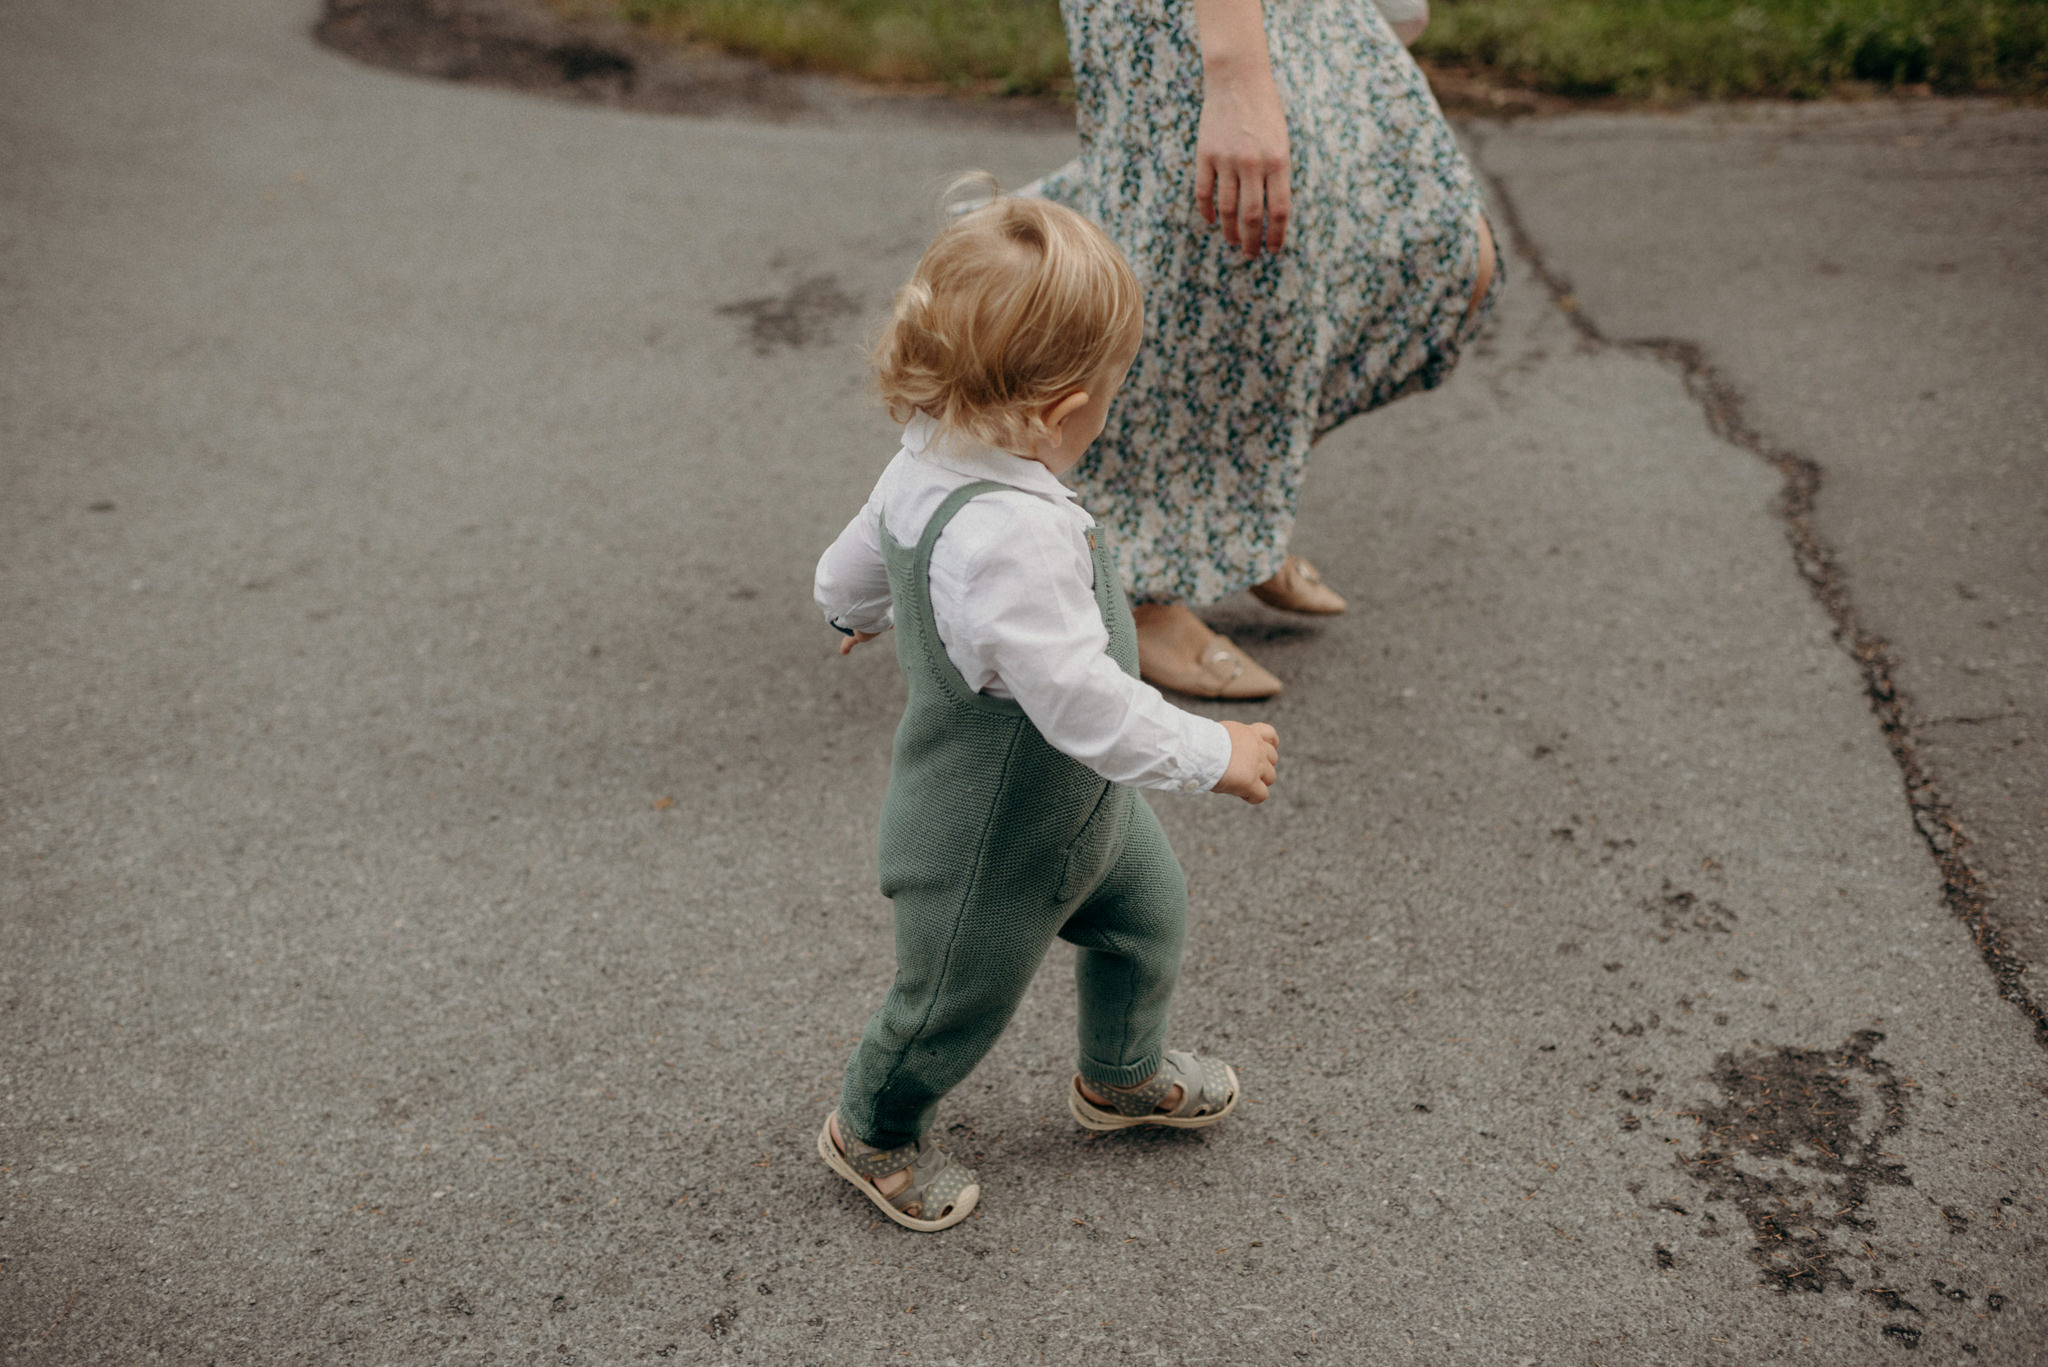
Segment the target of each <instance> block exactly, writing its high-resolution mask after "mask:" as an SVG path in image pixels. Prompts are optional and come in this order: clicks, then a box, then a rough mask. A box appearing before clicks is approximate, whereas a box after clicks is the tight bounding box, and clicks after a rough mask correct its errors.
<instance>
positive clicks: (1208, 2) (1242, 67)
mask: <svg viewBox="0 0 2048 1367" xmlns="http://www.w3.org/2000/svg"><path fill="white" fill-rule="evenodd" d="M1193 4H1194V7H1195V34H1196V40H1197V42H1199V43H1200V44H1201V48H1202V79H1203V81H1204V82H1205V83H1206V84H1209V85H1215V84H1218V83H1219V82H1223V81H1232V80H1242V79H1246V78H1250V79H1258V78H1260V77H1263V78H1264V79H1266V80H1268V81H1270V80H1272V78H1273V71H1272V66H1271V63H1270V62H1269V61H1268V59H1267V56H1266V9H1265V5H1264V3H1263V0H1193Z"/></svg>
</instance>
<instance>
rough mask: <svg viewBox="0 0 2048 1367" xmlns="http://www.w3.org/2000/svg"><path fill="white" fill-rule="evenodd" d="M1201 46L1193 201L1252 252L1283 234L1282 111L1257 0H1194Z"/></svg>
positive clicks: (1273, 244) (1280, 240)
mask: <svg viewBox="0 0 2048 1367" xmlns="http://www.w3.org/2000/svg"><path fill="white" fill-rule="evenodd" d="M1195 27H1196V29H1197V31H1198V33H1199V38H1200V42H1201V45H1202V121H1201V123H1200V125H1199V126H1198V127H1197V128H1196V130H1195V206H1196V208H1198V209H1199V210H1201V214H1202V219H1203V221H1204V222H1206V223H1208V224H1210V225H1211V226H1215V225H1216V224H1218V223H1220V224H1221V225H1222V227H1223V237H1224V240H1226V241H1227V242H1229V243H1230V245H1231V246H1233V247H1237V248H1239V249H1241V250H1242V251H1243V252H1244V254H1245V256H1246V257H1248V258H1249V257H1255V256H1257V255H1258V254H1259V249H1260V248H1261V247H1262V246H1263V247H1264V248H1265V250H1267V251H1270V252H1277V251H1279V250H1280V248H1281V247H1282V246H1283V245H1285V243H1286V241H1287V220H1288V217H1289V215H1290V214H1291V213H1292V205H1291V203H1290V200H1289V196H1288V184H1287V177H1288V168H1289V162H1288V147H1287V111H1286V110H1285V109H1283V108H1282V107H1281V105H1280V90H1279V87H1277V86H1276V85H1274V83H1273V68H1272V65H1271V63H1270V61H1269V60H1268V58H1267V56H1266V20H1265V12H1264V11H1263V10H1262V9H1261V8H1260V0H1195Z"/></svg>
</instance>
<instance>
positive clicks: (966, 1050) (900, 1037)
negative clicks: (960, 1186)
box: [839, 893, 1058, 1148]
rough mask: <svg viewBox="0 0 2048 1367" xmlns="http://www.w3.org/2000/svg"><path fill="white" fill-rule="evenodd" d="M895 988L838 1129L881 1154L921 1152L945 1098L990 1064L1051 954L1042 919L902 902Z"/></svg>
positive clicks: (1007, 909) (857, 1068) (853, 1071)
mask: <svg viewBox="0 0 2048 1367" xmlns="http://www.w3.org/2000/svg"><path fill="white" fill-rule="evenodd" d="M895 910H896V981H895V983H894V985H892V986H891V987H890V989H889V995H888V997H887V998H885V999H884V1000H883V1002H882V1006H881V1009H880V1010H878V1011H877V1012H875V1014H874V1016H873V1018H872V1019H870V1020H869V1021H868V1027H867V1031H866V1033H864V1034H863V1035H862V1036H861V1041H860V1047H859V1048H858V1049H856V1050H855V1051H854V1054H853V1058H852V1059H851V1060H849V1061H848V1063H847V1065H846V1082H845V1085H844V1087H843V1088H842V1090H841V1093H840V1101H839V1119H840V1122H841V1124H843V1125H844V1126H845V1127H846V1129H847V1130H848V1131H850V1132H851V1133H852V1135H853V1136H854V1138H856V1139H858V1140H860V1141H861V1142H862V1143H864V1144H871V1145H873V1146H875V1147H876V1148H894V1147H896V1146H897V1145H900V1144H910V1143H914V1142H916V1140H917V1138H918V1137H919V1136H920V1135H922V1134H923V1133H924V1132H925V1130H926V1129H928V1128H929V1127H930V1126H931V1122H932V1113H933V1112H934V1111H935V1110H937V1108H938V1104H939V1098H941V1097H943V1096H944V1095H945V1094H946V1093H947V1092H950V1091H952V1090H953V1088H955V1087H957V1086H958V1085H959V1084H960V1082H961V1081H962V1079H964V1078H965V1077H966V1076H967V1075H968V1073H970V1072H972V1071H973V1070H974V1066H975V1065H976V1064H977V1063H980V1062H981V1059H982V1056H983V1055H984V1054H986V1053H988V1051H989V1049H990V1048H991V1047H992V1046H993V1045H994V1044H995V1042H996V1039H997V1037H998V1036H1000V1035H1001V1034H1002V1033H1003V1027H1005V1026H1006V1025H1008V1024H1009V1023H1010V1017H1011V1016H1012V1015H1013V1014H1015V1012H1016V1010H1017V1003H1018V1002H1019V1001H1021V1000H1022V999H1023V997H1024V989H1025V988H1027V987H1029V986H1030V985H1031V977H1032V975H1033V974H1034V973H1036V972H1037V971H1038V965H1039V964H1040V963H1041V962H1042V961H1043V960H1044V958H1045V951H1046V950H1047V949H1048V948H1050V947H1051V945H1052V937H1053V932H1054V930H1055V929H1056V928H1057V922H1058V909H1057V908H1051V907H1049V908H1046V909H1045V910H1044V911H1042V912H1041V913H1039V914H1038V915H1036V916H1033V915H1032V914H1030V912H1029V911H1028V910H1025V909H1023V908H1020V907H1018V906H1017V905H1015V904H1014V903H1011V904H1009V905H991V904H990V903H989V902H987V901H985V900H983V899H981V898H978V897H975V896H973V895H971V894H970V895H969V897H968V898H967V904H966V905H965V906H962V905H960V901H959V897H958V894H957V893H954V894H953V895H951V896H939V897H934V896H930V895H927V894H906V895H903V896H899V897H898V898H897V899H896V904H895Z"/></svg>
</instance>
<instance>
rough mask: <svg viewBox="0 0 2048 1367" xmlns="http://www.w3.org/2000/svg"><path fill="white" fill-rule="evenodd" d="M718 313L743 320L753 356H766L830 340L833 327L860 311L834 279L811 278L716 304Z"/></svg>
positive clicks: (857, 302) (854, 300)
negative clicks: (776, 291) (776, 292)
mask: <svg viewBox="0 0 2048 1367" xmlns="http://www.w3.org/2000/svg"><path fill="white" fill-rule="evenodd" d="M718 311H719V313H721V314H723V315H724V316H725V317H728V318H743V319H745V320H746V322H747V339H748V340H749V341H750V342H752V343H753V346H754V354H755V355H757V356H766V355H768V354H769V353H771V352H773V351H775V350H777V349H778V348H784V347H786V348H789V349H791V350H800V349H802V348H804V347H814V346H819V345H822V344H823V343H825V342H828V341H830V340H831V339H832V334H833V330H834V324H836V323H837V322H838V321H839V320H840V319H841V318H845V317H848V316H850V315H852V314H856V313H859V312H860V300H858V299H856V298H854V297H853V296H852V295H850V294H848V293H847V292H846V291H845V290H842V289H840V288H839V281H838V280H837V279H836V278H835V277H833V276H830V275H811V276H806V277H804V278H803V279H802V280H799V281H797V282H796V283H795V284H794V285H791V286H790V287H789V289H788V291H787V292H786V293H783V294H780V295H763V296H761V297H759V298H755V299H736V300H734V301H733V302H732V303H730V304H721V305H719V308H718Z"/></svg>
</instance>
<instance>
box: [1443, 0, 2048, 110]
mask: <svg viewBox="0 0 2048 1367" xmlns="http://www.w3.org/2000/svg"><path fill="white" fill-rule="evenodd" d="M1430 8H1431V11H1432V13H1431V18H1430V25H1429V28H1428V30H1427V31H1425V32H1424V33H1423V35H1422V39H1421V41H1419V42H1418V43H1417V44H1416V45H1415V51H1416V55H1417V56H1419V57H1423V58H1427V59H1430V60H1434V61H1438V62H1444V63H1448V64H1454V65H1458V66H1462V67H1468V68H1471V69H1473V70H1476V71H1481V72H1484V73H1486V74H1487V75H1489V76H1490V77H1492V78H1494V79H1496V80H1500V81H1502V82H1505V83H1509V84H1514V85H1520V86H1525V87H1529V88H1533V89H1536V90H1543V91H1548V92H1551V93H1553V94H1559V95H1578V96H1588V95H1593V96H1599V95H1618V96H1624V97H1630V98H1635V99H1648V100H1657V101H1664V100H1674V99H1690V98H1701V97H1705V98H1709V99H1725V98H1729V97H1732V96H1781V97H1783V96H1789V97H1792V98H1811V97H1815V96H1822V95H1829V94H1834V93H1837V92H1840V91H1842V90H1843V89H1845V88H1854V87H1857V86H1862V87H1865V88H1872V87H1874V88H1876V89H1880V90H1894V89H1904V88H1911V87H1918V86H1925V87H1927V88H1929V89H1932V90H1934V91H1937V92H1940V93H1942V94H1969V93H1998V94H2013V95H2038V94H2040V93H2042V92H2043V90H2044V89H2048V0H1435V3H1434V4H1432V5H1431V7H1430Z"/></svg>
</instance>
